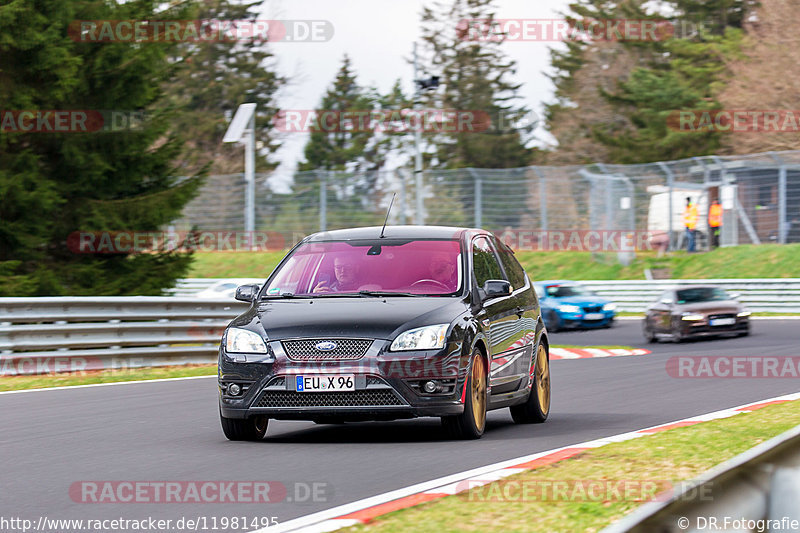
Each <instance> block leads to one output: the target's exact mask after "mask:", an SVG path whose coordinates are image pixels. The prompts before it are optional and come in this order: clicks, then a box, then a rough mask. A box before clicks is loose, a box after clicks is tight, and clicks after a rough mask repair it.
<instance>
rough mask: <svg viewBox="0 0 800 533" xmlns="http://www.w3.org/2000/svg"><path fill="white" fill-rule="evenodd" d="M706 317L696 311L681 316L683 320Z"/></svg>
mask: <svg viewBox="0 0 800 533" xmlns="http://www.w3.org/2000/svg"><path fill="white" fill-rule="evenodd" d="M704 318H705V317H704V316H703V315H698V314H694V313H684V314H683V316H681V320H703V319H704Z"/></svg>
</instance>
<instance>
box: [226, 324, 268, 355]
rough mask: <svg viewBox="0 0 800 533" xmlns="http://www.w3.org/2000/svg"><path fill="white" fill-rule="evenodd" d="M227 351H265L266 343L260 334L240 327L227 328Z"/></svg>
mask: <svg viewBox="0 0 800 533" xmlns="http://www.w3.org/2000/svg"><path fill="white" fill-rule="evenodd" d="M225 351H226V352H228V353H267V344H266V343H265V342H264V339H262V338H261V335H259V334H258V333H255V332H252V331H248V330H246V329H241V328H229V329H228V332H227V334H226V335H225Z"/></svg>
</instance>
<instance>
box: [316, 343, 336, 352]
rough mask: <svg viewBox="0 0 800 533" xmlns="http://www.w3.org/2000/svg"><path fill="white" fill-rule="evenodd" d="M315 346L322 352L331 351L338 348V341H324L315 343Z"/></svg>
mask: <svg viewBox="0 0 800 533" xmlns="http://www.w3.org/2000/svg"><path fill="white" fill-rule="evenodd" d="M314 348H316V349H317V350H319V351H321V352H331V351H333V350H335V349H336V343H335V342H331V341H322V342H318V343H317V344H315V345H314Z"/></svg>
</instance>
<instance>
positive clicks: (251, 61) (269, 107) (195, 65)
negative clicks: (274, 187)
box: [165, 0, 286, 174]
mask: <svg viewBox="0 0 800 533" xmlns="http://www.w3.org/2000/svg"><path fill="white" fill-rule="evenodd" d="M260 5H261V2H249V3H244V4H239V3H232V2H230V1H229V0H201V1H200V2H199V5H198V6H197V7H196V8H195V9H194V10H193V16H194V18H195V19H197V20H203V21H209V20H225V21H236V22H237V23H241V24H242V25H243V26H246V25H247V24H248V22H249V21H252V20H254V19H255V17H256V15H257V13H258V8H259V7H260ZM242 33H244V31H243V32H242ZM174 53H175V57H174V58H173V61H175V62H176V63H178V64H180V65H181V69H180V70H179V71H178V73H177V75H176V77H175V79H174V80H173V81H172V82H171V83H169V84H168V85H167V86H166V87H165V90H166V92H167V94H168V96H169V101H170V102H172V103H173V105H175V106H177V107H179V108H180V109H181V113H180V115H179V116H178V117H177V120H176V126H177V127H176V130H177V131H180V132H182V134H183V137H184V138H185V140H186V142H187V147H188V149H187V150H185V152H184V158H183V159H182V161H181V162H180V163H181V165H182V168H183V169H184V172H196V171H197V170H199V169H201V168H203V167H204V165H206V164H209V163H210V164H211V167H210V171H211V172H212V173H214V174H229V173H233V172H241V169H242V154H241V147H239V146H235V145H229V144H223V143H222V142H221V140H222V136H223V135H224V133H225V130H226V128H227V126H228V120H229V119H230V117H227V118H226V114H227V115H231V114H232V113H233V112H235V111H236V109H237V108H238V107H239V105H240V104H243V103H245V102H252V103H255V104H256V141H257V142H260V144H261V145H262V146H263V148H262V149H261V150H259V151H257V153H256V172H263V171H265V170H269V169H272V168H274V167H275V166H276V165H275V163H273V162H271V161H270V160H269V155H270V154H271V153H274V152H275V151H276V150H277V149H278V147H279V143H278V142H277V140H276V135H275V133H274V131H273V118H274V116H275V114H276V113H277V112H278V108H277V105H276V102H275V94H276V91H277V90H278V88H279V87H281V86H282V85H283V84H285V83H286V79H285V78H284V77H282V76H280V75H279V74H278V73H277V72H276V67H275V64H274V57H273V54H272V53H271V52H270V50H269V43H265V42H264V40H263V39H262V36H260V35H259V36H256V37H254V38H253V39H247V38H243V39H239V40H233V39H230V40H227V39H218V40H214V41H210V42H203V43H200V44H199V45H198V44H195V43H184V44H181V45H180V46H179V47H177V48H176V49H175V51H174Z"/></svg>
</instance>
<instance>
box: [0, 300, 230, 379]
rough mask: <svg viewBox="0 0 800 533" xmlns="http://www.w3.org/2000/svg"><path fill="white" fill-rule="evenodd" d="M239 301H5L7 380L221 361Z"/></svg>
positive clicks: (2, 362) (0, 351)
mask: <svg viewBox="0 0 800 533" xmlns="http://www.w3.org/2000/svg"><path fill="white" fill-rule="evenodd" d="M244 309H245V304H242V303H240V302H237V301H235V300H232V299H231V300H209V299H200V298H178V297H150V296H133V297H58V298H0V375H17V374H45V373H50V372H55V371H74V370H95V369H104V368H135V367H143V366H163V365H174V364H187V363H209V362H214V361H216V356H217V350H218V347H219V341H220V337H221V335H222V330H223V329H224V327H225V326H226V325H227V324H228V322H229V321H230V320H231V319H232V318H233V317H235V316H237V315H238V314H240V313H241V312H242V311H243V310H244Z"/></svg>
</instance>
